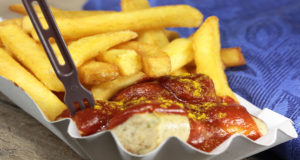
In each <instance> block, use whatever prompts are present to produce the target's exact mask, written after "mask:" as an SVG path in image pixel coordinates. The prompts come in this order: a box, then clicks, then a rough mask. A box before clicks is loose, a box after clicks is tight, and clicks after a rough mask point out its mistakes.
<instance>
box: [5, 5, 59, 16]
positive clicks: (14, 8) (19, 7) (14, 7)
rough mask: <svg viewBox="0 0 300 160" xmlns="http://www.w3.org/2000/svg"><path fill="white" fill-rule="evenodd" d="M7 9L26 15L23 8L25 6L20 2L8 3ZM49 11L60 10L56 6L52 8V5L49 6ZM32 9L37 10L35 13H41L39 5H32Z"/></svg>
mask: <svg viewBox="0 0 300 160" xmlns="http://www.w3.org/2000/svg"><path fill="white" fill-rule="evenodd" d="M8 8H9V10H10V11H12V12H15V13H18V14H22V15H27V11H26V9H25V7H24V6H23V5H22V4H12V5H10V6H9V7H8ZM50 9H51V11H52V12H53V13H55V12H57V11H62V10H60V9H58V8H54V7H50ZM34 10H35V11H36V12H37V13H42V11H41V9H40V7H39V6H37V5H34Z"/></svg>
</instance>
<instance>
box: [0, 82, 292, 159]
mask: <svg viewBox="0 0 300 160" xmlns="http://www.w3.org/2000/svg"><path fill="white" fill-rule="evenodd" d="M0 92H2V93H3V94H4V95H6V96H7V97H8V98H9V99H10V100H11V101H12V102H14V103H15V104H16V105H18V106H19V107H20V108H22V109H23V110H24V111H25V112H27V113H28V114H30V115H31V116H32V117H34V118H35V119H37V120H38V121H39V122H40V123H41V124H43V125H44V126H45V127H47V128H48V129H49V130H51V131H52V132H53V133H54V134H55V135H56V136H58V137H59V138H60V139H61V140H63V141H64V142H65V143H66V144H68V145H69V146H70V147H71V148H72V149H73V150H74V151H75V152H76V153H78V154H79V155H80V156H81V157H82V158H84V159H92V160H98V159H103V160H104V159H108V160H112V159H113V160H115V159H116V160H117V159H125V160H129V159H130V160H132V159H133V160H152V159H153V160H154V159H155V160H165V159H172V160H182V159H184V160H194V159H195V160H200V159H201V160H202V159H214V160H217V159H222V160H234V159H242V158H245V157H248V156H251V155H253V154H256V153H258V152H261V151H264V150H266V149H269V148H271V147H273V146H276V145H278V144H281V143H283V142H286V141H288V140H291V139H293V138H297V136H298V135H297V133H296V131H295V128H294V126H293V122H292V121H291V120H290V119H288V118H286V117H284V116H282V115H280V114H278V113H275V112H273V111H271V110H269V109H263V110H261V109H259V108H258V107H256V106H254V105H253V104H251V103H250V102H248V101H247V100H245V99H243V98H242V97H240V96H238V95H236V96H237V98H238V100H239V102H240V103H241V104H242V105H243V106H245V107H246V109H247V110H248V112H249V113H250V114H252V115H253V116H256V117H258V118H259V119H261V120H263V121H264V122H265V123H266V125H267V127H268V133H267V134H266V135H265V136H263V137H261V138H259V139H257V140H256V141H253V140H251V139H249V138H247V137H245V136H244V135H241V134H235V135H233V136H231V137H230V138H229V139H227V140H226V141H225V142H224V143H222V144H221V145H220V146H218V147H217V148H216V149H214V150H213V151H212V152H210V153H206V152H203V151H200V150H198V149H196V148H194V147H192V146H191V145H189V144H187V143H186V142H183V141H181V140H179V139H178V138H176V137H170V138H168V139H167V140H165V141H164V142H163V143H162V144H161V145H160V146H159V147H157V148H156V149H155V150H153V151H152V152H150V153H148V154H145V155H135V154H132V153H130V152H128V151H126V150H125V149H124V148H123V147H122V145H121V144H120V142H119V141H118V139H117V138H116V136H115V135H114V134H113V133H112V132H110V131H104V132H100V133H96V134H93V135H91V136H87V137H82V136H80V134H79V132H78V130H77V128H76V125H75V123H74V122H73V121H72V120H71V119H63V120H59V121H55V122H50V121H48V120H47V118H46V117H45V116H44V115H43V113H42V112H41V110H40V109H39V107H38V106H37V104H36V103H35V102H34V101H33V100H32V99H31V98H30V97H29V96H28V95H27V94H26V93H25V92H24V91H23V90H22V89H21V88H20V87H18V86H16V85H15V84H14V83H13V82H11V81H9V80H7V79H5V78H3V77H1V76H0ZM45 98H46V97H45Z"/></svg>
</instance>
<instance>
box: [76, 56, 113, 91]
mask: <svg viewBox="0 0 300 160" xmlns="http://www.w3.org/2000/svg"><path fill="white" fill-rule="evenodd" d="M78 73H79V78H80V81H81V82H82V83H83V84H86V85H98V84H100V83H103V82H107V81H111V80H114V79H116V78H117V77H118V76H119V69H118V67H117V66H115V65H113V64H109V63H103V62H96V61H90V62H87V63H86V64H84V65H82V66H81V67H80V68H79V71H78Z"/></svg>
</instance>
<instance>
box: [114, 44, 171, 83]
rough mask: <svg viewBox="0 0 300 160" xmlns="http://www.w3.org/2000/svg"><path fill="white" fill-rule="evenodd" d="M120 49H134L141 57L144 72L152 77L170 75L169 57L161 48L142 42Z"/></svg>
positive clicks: (120, 47)
mask: <svg viewBox="0 0 300 160" xmlns="http://www.w3.org/2000/svg"><path fill="white" fill-rule="evenodd" d="M117 48H119V49H132V50H135V51H136V52H137V53H138V54H140V55H141V59H142V66H143V72H144V73H146V74H147V75H148V76H150V77H159V76H163V75H168V74H169V73H170V72H171V61H170V58H169V56H168V55H167V54H166V53H165V52H163V51H162V50H161V49H160V48H158V47H156V46H153V45H149V44H143V43H140V42H127V43H125V44H121V45H119V46H117Z"/></svg>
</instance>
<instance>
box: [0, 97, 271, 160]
mask: <svg viewBox="0 0 300 160" xmlns="http://www.w3.org/2000/svg"><path fill="white" fill-rule="evenodd" d="M274 157H275V156H274ZM268 158H271V157H268ZM262 159H265V158H261V157H260V156H258V155H256V156H253V157H249V158H247V159H246V160H262ZM0 160H82V158H80V157H79V156H78V155H77V154H76V153H75V152H74V151H73V150H71V148H69V147H68V146H67V145H66V144H65V143H64V142H63V141H61V140H60V139H59V138H58V137H56V136H55V135H54V134H52V133H51V132H50V131H49V130H48V129H47V128H45V127H44V126H43V125H41V124H40V123H39V122H38V121H37V120H35V119H34V118H32V117H31V116H29V115H27V114H26V113H25V112H24V111H23V110H21V109H20V108H19V107H17V106H16V105H15V104H13V103H12V102H10V101H9V100H8V99H7V98H6V97H5V96H3V95H2V94H1V92H0Z"/></svg>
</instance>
